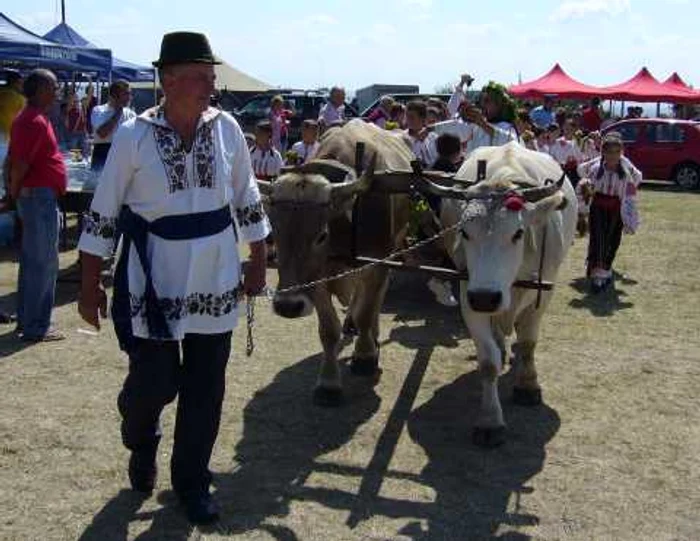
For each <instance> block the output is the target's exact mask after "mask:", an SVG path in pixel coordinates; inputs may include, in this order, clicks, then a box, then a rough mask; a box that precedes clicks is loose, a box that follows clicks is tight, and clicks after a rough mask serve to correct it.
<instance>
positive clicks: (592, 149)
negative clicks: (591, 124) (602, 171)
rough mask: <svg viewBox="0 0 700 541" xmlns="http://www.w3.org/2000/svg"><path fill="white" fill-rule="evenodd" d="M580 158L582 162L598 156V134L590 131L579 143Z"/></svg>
mask: <svg viewBox="0 0 700 541" xmlns="http://www.w3.org/2000/svg"><path fill="white" fill-rule="evenodd" d="M581 156H582V159H583V161H584V162H587V161H589V160H593V159H595V158H597V157H598V156H600V132H599V131H592V132H591V133H589V134H588V135H587V136H586V137H584V138H583V140H582V141H581Z"/></svg>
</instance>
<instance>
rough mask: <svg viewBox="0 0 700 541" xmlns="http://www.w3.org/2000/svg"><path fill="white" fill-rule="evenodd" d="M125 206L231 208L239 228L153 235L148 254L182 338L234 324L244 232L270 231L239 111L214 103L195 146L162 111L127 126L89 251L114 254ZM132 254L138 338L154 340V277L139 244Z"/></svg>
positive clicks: (165, 210) (102, 184)
mask: <svg viewBox="0 0 700 541" xmlns="http://www.w3.org/2000/svg"><path fill="white" fill-rule="evenodd" d="M123 205H128V206H129V207H130V208H131V210H132V211H133V212H135V213H137V214H139V215H140V216H141V217H143V218H144V219H145V220H147V221H149V222H150V221H153V220H156V219H158V218H162V217H166V216H173V215H182V214H194V213H201V212H208V211H214V210H219V209H221V208H225V207H227V206H228V207H230V208H231V211H232V213H233V215H234V218H235V220H234V221H235V225H234V226H229V227H228V228H226V229H225V230H223V231H221V232H220V233H217V234H215V235H211V236H209V237H201V238H196V239H193V240H177V241H173V240H165V239H163V238H161V237H157V236H155V235H152V234H149V236H148V257H149V258H150V263H151V269H152V279H153V284H154V287H155V291H156V295H157V297H158V299H159V305H160V306H161V307H162V308H163V311H164V312H165V317H166V319H167V322H168V326H169V329H170V332H171V335H172V338H173V339H175V340H181V339H182V338H184V336H185V334H187V333H200V334H218V333H223V332H227V331H230V330H232V329H233V328H234V327H235V326H236V323H237V319H238V309H237V308H238V302H239V298H240V297H241V294H242V285H241V263H240V260H239V256H238V247H237V240H238V236H240V238H241V240H243V241H246V242H255V241H259V240H262V239H264V238H265V237H266V236H267V235H268V234H269V232H270V226H269V224H268V220H267V217H266V216H265V213H264V210H263V207H262V203H261V200H260V194H259V192H258V188H257V183H256V180H255V176H254V175H253V171H252V168H251V163H250V155H249V151H248V147H247V145H246V142H245V138H244V136H243V132H242V131H241V129H240V127H239V126H238V123H237V122H236V121H235V120H234V119H233V117H231V116H230V115H228V114H227V113H225V112H221V111H219V110H218V109H214V108H209V109H208V110H207V111H206V112H204V113H203V114H202V117H201V119H200V121H199V124H198V127H197V134H196V137H195V141H194V143H193V145H192V149H191V150H190V151H189V152H187V151H186V149H185V147H184V144H183V142H182V140H181V139H180V137H179V136H178V135H177V133H176V132H175V131H174V130H173V128H172V127H171V126H170V125H169V124H168V122H167V121H166V119H165V117H164V115H163V111H162V109H161V108H158V107H156V108H153V109H150V110H148V111H146V112H144V113H143V114H142V115H140V116H139V117H137V118H135V119H132V120H130V121H128V122H126V123H125V124H123V125H122V126H121V127H120V128H119V130H118V131H117V133H116V134H115V137H114V141H113V143H112V148H111V150H110V153H109V156H108V158H107V163H106V164H105V168H104V170H103V171H102V174H101V177H100V181H99V184H98V186H97V190H96V191H95V196H94V198H93V201H92V205H91V207H90V211H89V212H88V214H87V216H86V219H85V221H84V228H83V233H82V235H81V238H80V243H79V246H78V247H79V249H80V250H81V251H83V252H86V253H89V254H93V255H96V256H99V257H104V258H106V257H109V256H110V255H111V254H112V251H113V245H114V242H115V230H116V220H117V217H118V215H119V212H120V209H121V208H122V206H123ZM234 228H236V229H237V231H236V230H235V229H234ZM128 258H129V259H128V281H129V294H130V297H131V302H130V304H131V322H132V329H133V334H134V336H137V337H141V338H149V332H148V326H147V324H146V319H145V309H144V302H143V300H144V290H145V276H144V272H143V269H142V267H141V264H140V262H139V260H138V255H137V253H136V250H135V247H134V246H133V244H132V246H131V248H130V252H129V254H128Z"/></svg>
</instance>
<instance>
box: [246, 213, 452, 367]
mask: <svg viewBox="0 0 700 541" xmlns="http://www.w3.org/2000/svg"><path fill="white" fill-rule="evenodd" d="M462 222H463V220H460V221H459V222H457V223H456V224H454V225H451V226H450V227H446V228H445V229H443V230H441V231H438V232H437V233H436V234H435V235H433V236H432V237H429V238H427V239H423V240H421V241H419V242H416V243H415V244H411V246H408V247H406V248H404V249H403V250H398V251H396V252H393V253H391V254H389V255H388V256H387V257H385V258H384V259H379V260H377V261H372V262H371V263H367V264H366V265H362V266H361V267H357V268H354V269H350V270H347V271H344V272H340V273H338V274H335V275H333V276H327V277H326V278H321V279H319V280H314V281H313V282H308V283H306V284H299V285H295V286H290V287H285V288H283V289H278V290H277V293H293V292H295V291H305V290H307V289H311V288H313V287H316V286H319V285H322V284H327V283H328V282H332V281H334V280H340V279H342V278H347V277H348V276H353V275H355V274H359V273H361V272H363V271H366V270H368V269H371V268H372V267H376V266H379V265H381V264H382V263H385V262H387V261H391V260H392V259H395V258H397V257H399V256H403V255H407V254H410V253H412V252H415V251H416V250H418V249H420V248H422V247H424V246H427V245H428V244H430V243H431V242H435V241H436V240H438V239H440V238H442V237H444V236H445V235H447V234H448V233H451V232H452V231H455V230H456V229H459V228H460V227H461V225H462ZM264 294H265V295H266V296H267V298H268V299H271V298H272V297H273V295H274V294H275V291H274V290H272V289H269V288H268V289H267V290H266V291H265V293H264ZM254 329H255V296H252V295H247V296H246V347H245V354H246V357H250V356H251V355H252V354H253V352H254V351H255V339H254V337H253V330H254Z"/></svg>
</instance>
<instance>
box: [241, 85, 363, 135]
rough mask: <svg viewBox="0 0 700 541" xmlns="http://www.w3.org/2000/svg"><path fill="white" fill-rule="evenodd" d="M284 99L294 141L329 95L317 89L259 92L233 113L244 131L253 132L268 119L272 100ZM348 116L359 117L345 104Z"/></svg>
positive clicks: (290, 132) (317, 112)
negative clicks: (289, 115)
mask: <svg viewBox="0 0 700 541" xmlns="http://www.w3.org/2000/svg"><path fill="white" fill-rule="evenodd" d="M276 95H280V96H282V99H284V108H285V109H288V110H290V111H292V113H293V114H292V116H291V118H290V119H289V141H290V143H293V142H295V141H298V140H299V139H301V125H302V123H303V122H304V120H307V119H314V120H315V119H317V118H318V114H319V111H320V110H321V107H323V105H324V104H325V103H326V101H328V95H327V94H323V93H320V92H315V91H294V92H279V93H265V94H259V95H257V96H255V97H253V98H251V99H250V100H248V101H247V102H246V103H245V104H244V105H243V107H241V108H240V109H237V110H236V111H233V115H234V116H235V117H236V119H237V120H238V123H239V124H240V125H241V128H243V131H246V132H253V131H254V130H255V125H256V124H257V123H258V122H260V121H261V120H266V119H267V118H268V117H269V115H270V100H271V99H272V98H273V97H274V96H276ZM345 115H346V117H347V118H354V117H357V116H358V115H357V111H355V110H354V109H353V108H352V107H351V106H350V105H348V104H345Z"/></svg>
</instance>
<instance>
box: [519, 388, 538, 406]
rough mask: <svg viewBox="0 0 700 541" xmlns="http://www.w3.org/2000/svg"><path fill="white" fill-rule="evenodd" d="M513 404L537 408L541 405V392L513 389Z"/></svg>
mask: <svg viewBox="0 0 700 541" xmlns="http://www.w3.org/2000/svg"><path fill="white" fill-rule="evenodd" d="M513 402H514V403H515V404H517V405H518V406H529V407H532V406H539V405H540V404H541V403H542V390H541V389H525V388H523V387H514V388H513Z"/></svg>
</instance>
